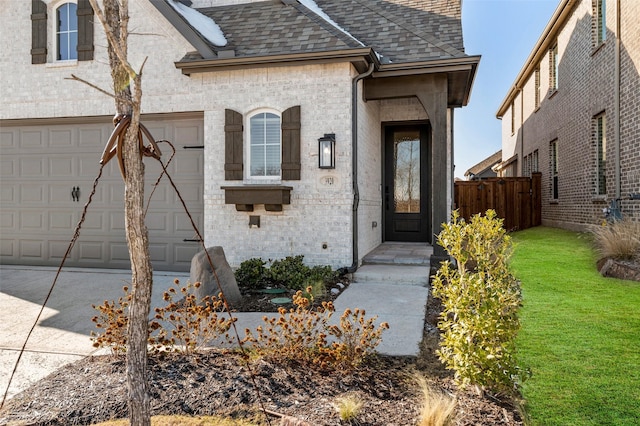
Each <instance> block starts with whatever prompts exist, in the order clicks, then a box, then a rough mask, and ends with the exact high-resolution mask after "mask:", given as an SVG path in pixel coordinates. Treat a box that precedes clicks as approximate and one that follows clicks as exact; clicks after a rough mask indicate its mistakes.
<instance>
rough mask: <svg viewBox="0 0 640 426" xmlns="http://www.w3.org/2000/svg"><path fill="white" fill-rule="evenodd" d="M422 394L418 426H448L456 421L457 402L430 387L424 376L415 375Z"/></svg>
mask: <svg viewBox="0 0 640 426" xmlns="http://www.w3.org/2000/svg"><path fill="white" fill-rule="evenodd" d="M414 380H415V381H416V384H417V385H418V390H419V392H420V402H421V404H420V417H419V421H418V426H447V425H450V424H453V421H454V419H455V409H456V404H457V402H456V400H455V399H454V398H451V397H449V396H447V395H445V394H443V393H442V392H438V391H436V390H434V389H432V388H431V386H429V383H427V380H426V379H425V378H424V376H422V375H420V374H417V373H416V374H415V375H414Z"/></svg>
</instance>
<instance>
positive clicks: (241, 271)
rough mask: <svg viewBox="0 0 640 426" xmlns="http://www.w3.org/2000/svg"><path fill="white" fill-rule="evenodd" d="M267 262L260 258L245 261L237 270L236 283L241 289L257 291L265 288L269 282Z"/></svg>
mask: <svg viewBox="0 0 640 426" xmlns="http://www.w3.org/2000/svg"><path fill="white" fill-rule="evenodd" d="M266 264H267V262H265V261H264V260H262V259H260V258H259V257H258V258H253V259H249V260H245V261H244V262H242V263H241V264H240V267H239V268H238V269H237V270H236V272H235V275H236V281H237V282H238V285H239V286H240V287H244V288H248V289H251V290H257V289H260V288H264V287H265V286H266V285H265V284H266V281H267V275H266V274H267V268H265V265H266Z"/></svg>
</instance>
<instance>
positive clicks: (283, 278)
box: [235, 255, 339, 296]
mask: <svg viewBox="0 0 640 426" xmlns="http://www.w3.org/2000/svg"><path fill="white" fill-rule="evenodd" d="M266 264H267V262H265V261H264V260H262V259H260V258H253V259H249V260H245V261H244V262H242V263H241V264H240V267H239V268H238V269H237V270H236V272H235V275H236V281H237V282H238V286H240V287H243V288H246V289H250V290H258V289H263V288H266V287H269V286H280V287H285V288H289V289H292V290H304V289H305V288H307V287H308V286H309V285H311V286H313V287H314V289H318V290H320V287H319V286H318V287H316V283H317V282H319V281H320V282H322V283H323V288H324V284H327V283H332V282H334V281H335V280H336V279H337V278H338V275H339V274H338V272H337V271H334V270H333V269H332V268H331V266H328V265H325V266H313V267H309V266H307V265H305V264H304V256H303V255H299V256H288V257H285V258H284V259H280V260H274V261H273V262H271V266H270V267H266ZM318 295H319V293H318V294H316V296H318Z"/></svg>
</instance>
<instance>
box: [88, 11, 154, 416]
mask: <svg viewBox="0 0 640 426" xmlns="http://www.w3.org/2000/svg"><path fill="white" fill-rule="evenodd" d="M90 2H91V5H92V7H93V9H94V11H95V12H96V15H97V16H98V19H99V20H100V21H101V22H102V24H103V27H104V30H105V34H106V36H107V40H108V42H109V45H108V52H109V64H110V66H111V77H112V80H113V88H114V93H115V104H116V112H117V114H119V115H128V116H130V117H131V123H130V125H129V128H128V130H127V133H126V135H125V141H124V149H123V159H124V166H125V193H124V198H125V206H124V207H125V229H126V235H127V244H128V246H129V257H130V259H131V284H132V300H131V303H130V305H129V328H128V330H127V331H128V333H127V340H128V350H127V385H128V389H129V421H130V424H131V425H135V426H149V425H150V417H151V415H150V414H151V410H150V398H149V392H148V382H147V338H148V322H149V311H150V307H151V290H152V287H153V270H152V268H151V260H150V257H149V240H148V233H147V227H146V225H145V222H144V164H143V163H142V154H141V152H140V147H139V144H138V132H139V124H140V102H141V99H142V88H141V77H142V71H140V72H138V73H136V72H135V71H134V70H133V69H132V67H131V65H130V64H129V63H128V61H127V38H128V22H129V10H128V9H129V7H128V1H127V0H103V5H104V13H102V11H101V10H100V8H99V6H98V5H97V0H90ZM131 87H133V90H134V92H133V94H132V93H131Z"/></svg>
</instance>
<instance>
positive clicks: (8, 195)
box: [0, 181, 16, 206]
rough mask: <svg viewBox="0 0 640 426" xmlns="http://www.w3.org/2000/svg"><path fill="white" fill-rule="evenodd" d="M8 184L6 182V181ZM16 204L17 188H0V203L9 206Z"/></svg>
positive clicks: (7, 186) (5, 186)
mask: <svg viewBox="0 0 640 426" xmlns="http://www.w3.org/2000/svg"><path fill="white" fill-rule="evenodd" d="M4 182H6V181H4ZM15 202H16V191H15V187H13V186H9V185H3V186H1V187H0V203H1V204H3V205H5V206H7V205H9V204H13V203H15Z"/></svg>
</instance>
